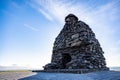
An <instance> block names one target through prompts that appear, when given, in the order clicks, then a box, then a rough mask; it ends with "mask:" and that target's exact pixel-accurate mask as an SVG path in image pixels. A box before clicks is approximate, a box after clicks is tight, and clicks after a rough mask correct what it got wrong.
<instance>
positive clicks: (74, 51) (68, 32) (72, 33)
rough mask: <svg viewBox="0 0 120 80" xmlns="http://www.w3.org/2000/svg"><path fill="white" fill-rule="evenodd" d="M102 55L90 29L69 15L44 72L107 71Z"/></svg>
mask: <svg viewBox="0 0 120 80" xmlns="http://www.w3.org/2000/svg"><path fill="white" fill-rule="evenodd" d="M103 53H104V52H103V50H102V48H101V46H100V44H99V42H98V40H97V39H96V38H95V34H94V32H93V31H92V30H91V28H90V27H89V26H88V25H87V24H86V23H84V22H82V21H78V18H77V17H76V16H75V15H73V14H69V15H68V16H67V17H66V18H65V25H64V27H63V29H62V30H61V32H60V33H59V35H58V36H57V38H56V39H55V42H54V47H53V54H52V60H51V63H49V64H47V65H45V66H44V70H63V69H66V70H75V69H77V70H78V69H81V70H82V69H89V70H93V69H96V70H109V68H107V67H106V62H105V58H104V56H103Z"/></svg>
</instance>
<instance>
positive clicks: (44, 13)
mask: <svg viewBox="0 0 120 80" xmlns="http://www.w3.org/2000/svg"><path fill="white" fill-rule="evenodd" d="M38 11H40V12H41V13H42V14H43V15H44V16H45V17H46V18H47V19H49V20H51V21H53V18H52V17H51V16H50V15H49V14H47V13H46V12H45V11H44V10H42V9H39V10H38Z"/></svg>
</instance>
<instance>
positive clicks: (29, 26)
mask: <svg viewBox="0 0 120 80" xmlns="http://www.w3.org/2000/svg"><path fill="white" fill-rule="evenodd" d="M24 26H25V27H27V28H29V29H31V30H33V31H39V29H37V28H35V27H32V26H31V25H28V24H24Z"/></svg>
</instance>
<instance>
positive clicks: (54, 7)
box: [35, 0, 120, 66]
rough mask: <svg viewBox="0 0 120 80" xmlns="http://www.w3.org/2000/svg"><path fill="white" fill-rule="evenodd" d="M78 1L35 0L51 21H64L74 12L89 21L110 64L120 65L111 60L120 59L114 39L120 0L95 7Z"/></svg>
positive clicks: (40, 10)
mask: <svg viewBox="0 0 120 80" xmlns="http://www.w3.org/2000/svg"><path fill="white" fill-rule="evenodd" d="M76 1H77V0H73V1H69V0H65V1H63V0H62V1H61V0H54V1H53V0H35V2H36V3H37V4H38V5H39V6H40V7H37V8H36V10H38V11H39V12H41V13H42V14H43V15H44V16H45V17H46V18H47V19H48V20H50V21H53V20H55V21H58V22H59V23H63V22H64V18H65V16H66V15H68V14H69V13H73V14H75V15H77V16H78V17H79V18H80V20H83V21H85V22H86V23H88V24H89V25H90V27H92V29H93V31H94V32H95V33H96V37H97V38H98V39H99V41H100V43H101V46H102V47H103V50H104V51H105V53H106V54H105V56H106V58H107V60H108V62H109V63H108V65H109V66H110V65H113V66H115V65H120V64H119V63H113V62H112V61H111V60H114V58H115V57H116V58H117V59H116V60H114V61H117V60H118V59H119V58H118V57H117V56H119V55H120V48H119V47H118V46H117V45H115V44H114V43H116V42H118V41H116V40H115V39H114V36H115V34H116V29H115V28H113V27H115V26H114V25H115V23H116V21H117V19H118V18H120V17H119V14H118V13H119V12H120V11H119V7H120V6H119V7H118V4H120V0H116V1H111V2H108V3H106V4H102V5H99V6H96V7H94V8H93V7H90V6H89V5H87V4H86V5H85V4H82V3H80V2H76ZM116 27H119V25H116ZM119 39H120V37H119ZM110 56H114V57H110ZM118 61H120V60H118ZM118 61H117V62H118Z"/></svg>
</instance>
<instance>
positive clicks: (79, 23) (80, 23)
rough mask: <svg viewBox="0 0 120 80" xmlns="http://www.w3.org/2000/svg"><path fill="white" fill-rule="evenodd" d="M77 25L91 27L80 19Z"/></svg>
mask: <svg viewBox="0 0 120 80" xmlns="http://www.w3.org/2000/svg"><path fill="white" fill-rule="evenodd" d="M77 25H78V26H83V27H89V26H88V25H87V24H86V23H85V22H83V21H78V22H77Z"/></svg>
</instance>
